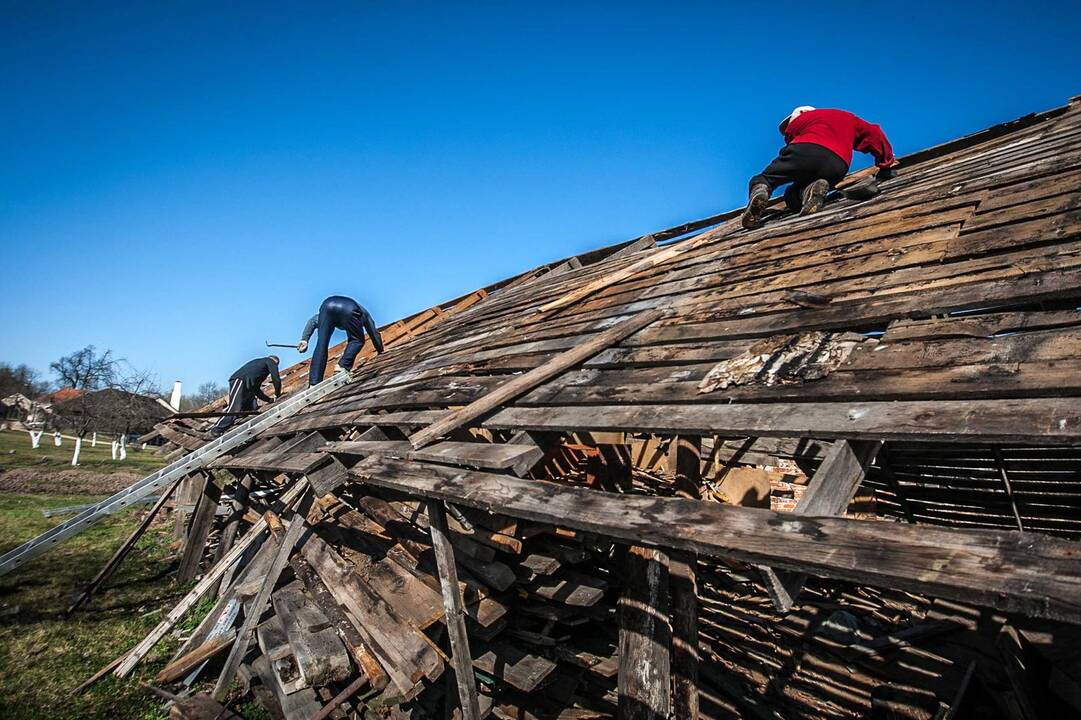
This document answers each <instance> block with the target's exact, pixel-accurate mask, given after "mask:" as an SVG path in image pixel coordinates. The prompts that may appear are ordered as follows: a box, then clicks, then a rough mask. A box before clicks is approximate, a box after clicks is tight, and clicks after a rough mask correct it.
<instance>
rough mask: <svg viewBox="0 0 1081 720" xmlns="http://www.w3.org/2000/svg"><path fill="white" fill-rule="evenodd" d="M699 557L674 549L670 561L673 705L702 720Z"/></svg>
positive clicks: (691, 719)
mask: <svg viewBox="0 0 1081 720" xmlns="http://www.w3.org/2000/svg"><path fill="white" fill-rule="evenodd" d="M696 564H697V558H696V557H695V556H694V555H693V554H690V553H682V552H678V551H677V552H674V553H672V554H671V556H670V557H669V563H668V589H669V596H670V600H671V608H672V612H671V620H672V709H673V711H674V715H675V717H677V718H680V719H681V720H698V660H699V657H698V653H699V649H698V582H697V577H696V568H695V566H696Z"/></svg>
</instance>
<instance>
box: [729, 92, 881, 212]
mask: <svg viewBox="0 0 1081 720" xmlns="http://www.w3.org/2000/svg"><path fill="white" fill-rule="evenodd" d="M778 129H779V130H780V131H781V134H782V135H784V139H785V146H784V147H783V148H781V151H780V153H778V155H777V157H776V158H775V159H774V160H773V162H771V163H770V164H769V165H767V166H766V169H765V170H763V171H762V172H761V173H759V174H758V175H755V176H754V177H753V178H751V182H750V183H749V193H748V196H749V199H748V202H747V209H746V210H745V211H744V213H743V218H742V222H743V227H745V228H747V229H748V230H752V229H754V228H757V227H760V226H761V225H762V220H761V215H762V212H763V211H764V210H765V209H766V205H767V204H768V203H769V197H770V195H771V194H772V193H773V191H774V190H776V189H777V188H778V187H780V186H782V185H785V184H787V183H791V186H790V187H789V188H788V190H787V191H785V194H784V199H785V203H786V204H787V205H788V208H789V209H790V210H793V211H799V213H800V214H801V215H810V214H811V213H814V212H818V210H820V209H821V208H822V204H823V203H824V202H825V200H826V193H827V192H829V190H830V188H832V187H833V186H834V185H836V184H837V183H838V182H840V181H841V180H842V179H843V178H844V176H845V175H846V174H847V173H848V166H849V164H851V162H852V151H853V150H859V151H860V152H864V153H870V154H871V155H873V156H874V159H875V165H877V166H878V168H879V173H878V178H879V179H880V180H885V179H887V178H888V177H889V176H890V174H891V172H892V171H891V170H890V168H891V167H892V166H893V165H894V164H895V163H896V162H897V161H896V160H895V159H894V157H893V148H891V147H890V141H889V140H887V139H886V135H885V133H883V132H882V128H880V127H879V126H878V125H875V124H873V123H869V122H867V121H866V120H863V119H861V118H859V117H857V116H856V115H853V114H852V113H850V112H848V111H847V110H830V109H821V110H819V109H817V108H813V107H811V106H810V105H802V106H800V107H798V108H796V109H795V110H793V111H792V112H791V113H790V114H789V115H788V117H786V118H785V119H784V120H782V121H781V125H780V127H779V128H778Z"/></svg>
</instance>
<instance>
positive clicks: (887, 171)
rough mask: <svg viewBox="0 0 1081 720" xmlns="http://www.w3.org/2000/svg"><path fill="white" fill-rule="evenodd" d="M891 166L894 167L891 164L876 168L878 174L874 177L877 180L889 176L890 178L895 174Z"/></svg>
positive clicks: (885, 178)
mask: <svg viewBox="0 0 1081 720" xmlns="http://www.w3.org/2000/svg"><path fill="white" fill-rule="evenodd" d="M893 168H894V166H893V165H890V166H889V167H884V168H879V169H878V175H875V178H876V179H877V180H878V181H879V182H882V181H883V180H889V179H890V178H892V177H893V176H894V175H895V174H896V173H895V172H894V170H893Z"/></svg>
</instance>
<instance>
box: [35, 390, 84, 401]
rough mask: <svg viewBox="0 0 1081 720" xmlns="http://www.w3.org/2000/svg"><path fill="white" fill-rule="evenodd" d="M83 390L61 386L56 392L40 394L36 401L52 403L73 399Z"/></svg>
mask: <svg viewBox="0 0 1081 720" xmlns="http://www.w3.org/2000/svg"><path fill="white" fill-rule="evenodd" d="M83 392H85V391H84V390H79V389H78V388H61V389H59V390H57V391H56V392H52V393H49V394H48V395H43V396H41V397H40V398H38V402H42V403H54V404H55V403H62V402H66V401H68V400H74V399H75V398H77V397H79V396H80V395H82V394H83Z"/></svg>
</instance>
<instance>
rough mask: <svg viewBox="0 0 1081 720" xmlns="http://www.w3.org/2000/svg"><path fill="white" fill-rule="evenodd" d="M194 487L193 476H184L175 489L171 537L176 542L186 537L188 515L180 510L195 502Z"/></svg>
mask: <svg viewBox="0 0 1081 720" xmlns="http://www.w3.org/2000/svg"><path fill="white" fill-rule="evenodd" d="M180 450H181V451H183V452H184V453H186V452H187V450H186V449H185V448H180ZM195 485H196V478H195V476H194V475H186V476H184V478H183V479H182V480H181V481H180V487H179V488H177V491H176V502H175V503H173V506H174V507H175V508H176V511H175V512H174V513H173V515H174V516H175V517H174V519H175V520H176V526H175V527H174V529H173V536H174V537H176V539H177V540H180V539H182V538H183V537H184V536H185V535H187V531H188V514H189V513H188V512H187V511H185V510H183V509H182V508H183V506H185V505H191V504H192V503H194V502H195V499H196V497H197V496H196V495H195V494H194V493H195V487H194V486H195Z"/></svg>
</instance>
